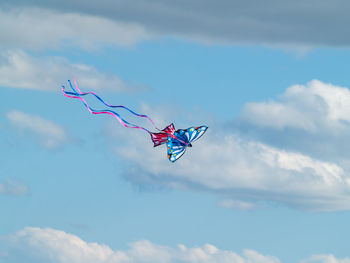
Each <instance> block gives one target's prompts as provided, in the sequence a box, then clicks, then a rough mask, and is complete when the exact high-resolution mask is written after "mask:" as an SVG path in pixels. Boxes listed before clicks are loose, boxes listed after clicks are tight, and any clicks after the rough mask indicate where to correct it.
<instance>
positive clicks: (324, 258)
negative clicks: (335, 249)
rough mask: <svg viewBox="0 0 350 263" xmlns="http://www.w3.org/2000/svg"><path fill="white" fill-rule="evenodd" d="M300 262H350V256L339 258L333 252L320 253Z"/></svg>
mask: <svg viewBox="0 0 350 263" xmlns="http://www.w3.org/2000/svg"><path fill="white" fill-rule="evenodd" d="M300 263H350V258H343V259H339V258H336V257H335V256H334V255H332V254H319V255H313V256H311V257H310V258H308V259H305V260H301V261H300Z"/></svg>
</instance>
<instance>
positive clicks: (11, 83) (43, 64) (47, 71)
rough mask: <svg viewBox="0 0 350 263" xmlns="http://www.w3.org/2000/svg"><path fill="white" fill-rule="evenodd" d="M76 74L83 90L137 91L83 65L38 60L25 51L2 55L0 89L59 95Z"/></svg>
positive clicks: (117, 79)
mask: <svg viewBox="0 0 350 263" xmlns="http://www.w3.org/2000/svg"><path fill="white" fill-rule="evenodd" d="M73 74H74V75H75V76H76V77H77V80H78V82H79V84H81V85H82V87H84V89H95V90H96V89H101V88H102V87H103V88H106V89H110V90H115V91H128V90H132V89H135V88H130V87H128V86H127V85H126V84H125V83H124V82H123V81H122V80H121V79H120V78H119V77H117V76H116V75H113V74H104V73H101V72H99V71H98V70H97V69H96V68H94V67H92V66H88V65H84V64H71V63H69V62H68V61H67V60H66V59H64V58H61V57H44V58H37V57H32V56H29V55H28V54H26V53H25V52H23V51H5V52H1V53H0V86H4V87H13V88H23V89H36V90H56V91H60V89H61V85H62V84H64V85H66V84H67V83H66V80H68V79H72V77H73Z"/></svg>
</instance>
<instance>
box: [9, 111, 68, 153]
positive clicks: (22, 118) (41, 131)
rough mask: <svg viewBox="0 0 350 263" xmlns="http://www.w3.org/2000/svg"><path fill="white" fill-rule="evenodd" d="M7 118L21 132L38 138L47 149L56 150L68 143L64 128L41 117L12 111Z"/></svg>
mask: <svg viewBox="0 0 350 263" xmlns="http://www.w3.org/2000/svg"><path fill="white" fill-rule="evenodd" d="M6 117H7V118H8V120H9V121H10V122H11V123H12V125H13V126H15V127H16V128H18V129H19V130H21V131H25V132H30V133H31V134H33V135H35V136H37V138H38V140H39V142H40V143H41V144H42V145H43V146H44V147H46V148H49V149H51V148H55V147H58V146H60V145H62V144H64V143H66V142H67V141H68V138H69V136H68V133H67V131H66V130H65V129H64V128H62V127H61V126H59V125H58V124H56V123H54V122H52V121H50V120H47V119H44V118H42V117H40V116H37V115H32V114H28V113H24V112H20V111H17V110H12V111H9V112H8V113H7V114H6Z"/></svg>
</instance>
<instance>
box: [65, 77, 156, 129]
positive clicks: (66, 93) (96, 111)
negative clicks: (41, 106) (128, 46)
mask: <svg viewBox="0 0 350 263" xmlns="http://www.w3.org/2000/svg"><path fill="white" fill-rule="evenodd" d="M69 84H70V85H71V87H72V84H71V83H70V81H69ZM72 89H73V90H74V88H73V87H72ZM62 92H63V95H64V96H66V97H68V98H75V99H79V100H81V101H82V102H83V104H84V105H85V107H86V108H87V109H88V111H90V112H91V113H92V114H109V115H112V116H113V117H114V118H116V119H117V120H118V121H119V122H120V123H121V124H122V125H123V126H124V127H126V128H135V129H141V130H144V131H146V132H148V133H151V132H150V131H149V130H147V129H146V128H144V127H140V126H137V125H135V124H132V123H130V122H128V121H126V120H124V119H123V118H122V117H121V116H120V115H119V114H118V113H116V112H114V111H111V110H104V111H99V110H94V109H92V108H91V107H90V106H89V105H88V103H87V102H86V101H85V100H84V99H83V98H81V97H80V96H79V94H78V93H76V92H75V93H73V92H67V91H65V87H64V86H62ZM71 95H73V96H71ZM128 124H129V125H132V126H129V125H128Z"/></svg>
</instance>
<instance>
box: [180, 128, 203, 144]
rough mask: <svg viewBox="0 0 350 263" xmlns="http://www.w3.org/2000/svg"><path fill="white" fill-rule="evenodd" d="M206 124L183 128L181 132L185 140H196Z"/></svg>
mask: <svg viewBox="0 0 350 263" xmlns="http://www.w3.org/2000/svg"><path fill="white" fill-rule="evenodd" d="M207 129H208V127H207V126H199V127H191V128H188V129H185V130H183V131H184V132H183V134H184V135H185V136H186V138H187V140H188V141H189V142H190V143H191V142H194V141H196V140H198V139H199V138H200V137H201V136H202V135H203V134H204V133H205V132H206V131H207Z"/></svg>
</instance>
